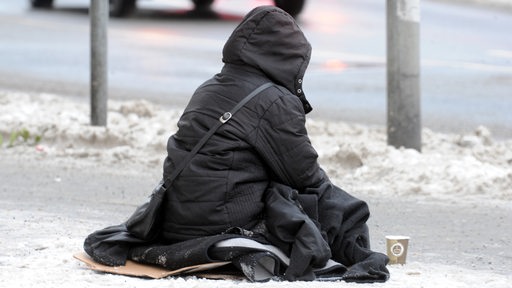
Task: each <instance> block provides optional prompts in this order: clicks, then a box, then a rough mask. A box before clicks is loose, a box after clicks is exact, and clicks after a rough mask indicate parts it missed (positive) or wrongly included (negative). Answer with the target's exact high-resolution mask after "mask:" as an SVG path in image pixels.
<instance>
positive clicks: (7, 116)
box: [0, 91, 512, 288]
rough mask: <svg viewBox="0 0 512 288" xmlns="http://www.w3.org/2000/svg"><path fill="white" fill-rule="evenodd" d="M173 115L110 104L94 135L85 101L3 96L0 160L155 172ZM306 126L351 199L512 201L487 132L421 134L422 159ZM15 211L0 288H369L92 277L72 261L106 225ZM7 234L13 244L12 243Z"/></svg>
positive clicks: (434, 273)
mask: <svg viewBox="0 0 512 288" xmlns="http://www.w3.org/2000/svg"><path fill="white" fill-rule="evenodd" d="M180 113H181V111H180V110H178V109H168V108H164V107H161V106H157V105H154V104H152V103H149V102H147V101H143V100H137V101H110V102H109V110H108V126H107V127H106V128H105V127H92V126H90V125H89V121H90V119H89V104H88V103H87V102H85V101H78V100H76V99H75V101H72V100H70V99H69V98H63V97H60V96H55V95H47V94H32V95H31V94H25V93H14V92H5V91H4V92H2V91H0V135H1V138H0V143H1V144H0V159H3V158H4V157H13V158H21V157H27V158H29V159H34V158H35V159H39V160H46V161H52V162H59V163H60V162H61V163H63V164H64V165H66V166H68V165H69V167H76V165H81V164H80V163H85V164H83V165H89V164H91V163H92V164H94V163H98V164H101V165H97V166H98V169H108V167H123V169H119V170H122V171H127V170H129V169H132V171H137V170H138V171H140V170H147V169H149V168H151V169H157V168H158V169H159V167H161V166H160V165H161V162H162V160H163V158H164V156H165V153H166V151H165V144H166V141H167V138H168V137H169V136H170V135H171V134H172V133H173V132H175V131H176V123H177V120H178V118H179V115H180ZM307 125H308V131H309V133H310V136H311V140H312V142H313V145H314V146H315V147H316V149H317V151H318V153H319V156H320V161H321V162H322V165H323V167H324V168H325V169H326V170H327V172H328V174H329V175H330V176H331V178H332V179H333V181H334V182H335V183H343V186H344V187H345V188H346V189H349V190H351V191H355V192H357V193H358V194H367V195H372V194H375V195H380V196H383V197H385V196H390V197H393V196H411V197H413V195H414V197H420V198H421V197H425V198H428V199H440V200H442V201H444V202H450V201H455V200H457V202H460V201H462V199H464V200H468V201H485V202H492V201H495V200H497V201H505V202H507V203H510V202H511V201H512V188H511V187H512V141H510V140H507V141H495V140H493V137H492V135H491V132H490V131H489V130H488V129H486V128H485V127H476V128H475V131H474V133H470V134H467V135H455V134H454V135H448V134H439V133H434V132H432V131H429V130H428V129H425V130H424V131H423V142H424V144H423V148H422V150H423V151H422V153H419V152H416V151H415V150H409V149H395V148H392V147H388V146H387V145H386V135H385V130H384V129H383V128H381V127H369V126H362V125H355V124H347V123H343V122H337V123H332V122H323V121H315V120H314V119H313V120H308V123H307ZM4 159H5V158H4ZM78 167H80V166H78ZM155 167H156V168H155ZM151 169H149V170H151ZM158 169H157V170H158ZM462 196H463V197H462ZM6 203H7V202H6ZM6 203H4V204H5V205H8V204H6ZM12 205H13V206H12V207H10V206H9V207H6V208H5V209H6V211H3V213H4V212H5V213H7V216H5V215H4V216H5V217H4V220H5V218H8V220H9V221H5V222H4V221H2V222H1V224H0V234H5V232H6V233H7V235H4V237H3V238H2V237H0V245H2V246H3V247H8V249H4V250H6V251H4V252H0V267H1V269H0V279H1V280H0V282H1V283H3V284H5V285H6V287H19V288H20V287H34V286H37V287H43V288H45V287H48V288H50V287H52V288H54V287H176V288H189V287H190V288H192V287H221V288H235V287H236V288H243V287H287V288H288V287H289V288H291V287H293V288H302V287H304V288H306V287H307V288H329V287H333V288H334V287H341V286H342V287H359V288H360V287H363V286H366V285H360V284H349V283H337V282H335V283H332V282H330V283H325V282H312V283H307V282H294V283H289V282H268V283H257V284H254V283H248V282H247V281H214V280H206V279H198V278H195V277H176V278H168V279H160V280H147V279H141V278H133V277H125V276H118V275H109V274H98V273H95V272H92V271H90V270H88V269H86V268H85V265H83V264H81V263H78V262H77V261H74V260H73V259H72V258H71V255H72V254H73V253H75V252H77V247H81V245H82V243H83V235H87V234H88V233H90V231H94V230H96V229H97V228H98V227H103V226H104V223H103V222H102V223H99V222H98V221H97V220H92V219H80V220H76V219H67V218H65V217H62V216H60V215H54V214H50V213H47V212H44V211H36V210H32V211H29V210H26V209H24V207H22V206H20V205H16V204H15V203H14V204H12ZM41 205H45V204H44V203H41ZM77 221H78V223H77ZM13 231H14V232H13ZM34 231H47V234H37V233H36V234H34ZM9 233H14V235H11V236H10V237H11V238H10V237H9V236H8V235H9ZM12 237H15V239H16V241H13V240H12ZM50 239H51V240H50ZM389 269H390V272H391V279H390V280H389V281H388V282H386V283H384V284H373V285H370V287H510V283H512V276H511V275H503V274H497V273H494V272H493V271H477V270H468V269H464V268H460V267H456V266H447V265H439V264H431V263H418V262H411V263H408V264H407V265H404V266H401V265H394V266H389ZM340 285H341V286H340ZM0 286H1V285H0Z"/></svg>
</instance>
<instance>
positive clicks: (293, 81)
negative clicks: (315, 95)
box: [222, 6, 312, 113]
mask: <svg viewBox="0 0 512 288" xmlns="http://www.w3.org/2000/svg"><path fill="white" fill-rule="evenodd" d="M222 56H223V58H222V61H223V62H224V63H226V64H237V65H249V66H252V67H255V68H257V69H259V70H261V71H262V72H263V73H264V74H265V75H267V77H269V78H270V79H271V80H272V81H273V82H275V83H276V84H279V85H281V86H284V87H286V88H287V89H288V90H290V91H291V92H292V93H293V94H295V95H296V96H297V97H299V98H300V100H301V102H302V104H303V106H304V111H305V112H306V113H308V112H310V111H311V110H312V108H311V105H310V104H309V102H308V101H307V100H306V97H305V95H304V91H303V89H302V82H303V77H304V74H305V72H306V68H307V66H308V64H309V60H310V57H311V45H310V44H309V42H308V40H307V39H306V37H305V36H304V33H302V31H301V30H300V28H299V26H298V25H297V23H296V22H295V20H294V19H293V17H291V16H290V15H289V14H288V13H286V12H285V11H283V10H281V9H280V8H277V7H274V6H260V7H257V8H254V9H253V10H252V11H251V12H249V13H248V14H247V15H246V16H245V17H244V19H243V20H242V22H241V23H240V24H239V25H238V26H237V27H236V28H235V30H234V31H233V33H232V34H231V36H230V37H229V39H228V41H227V42H226V44H225V45H224V49H223V51H222Z"/></svg>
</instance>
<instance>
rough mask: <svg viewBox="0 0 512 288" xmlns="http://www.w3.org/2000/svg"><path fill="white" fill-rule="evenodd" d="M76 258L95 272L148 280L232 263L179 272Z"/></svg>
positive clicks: (129, 263)
mask: <svg viewBox="0 0 512 288" xmlns="http://www.w3.org/2000/svg"><path fill="white" fill-rule="evenodd" d="M73 257H74V258H76V259H78V260H79V261H82V262H83V263H85V264H86V265H87V266H88V267H89V268H90V269H92V270H94V271H100V272H107V273H112V274H120V275H127V276H136V277H146V278H153V279H159V278H165V277H168V276H173V275H180V274H189V273H195V272H199V271H207V270H211V269H214V268H218V267H221V266H224V265H227V264H229V263H231V262H215V263H206V264H200V265H194V266H189V267H184V268H181V269H178V270H168V269H165V268H163V267H158V266H153V265H145V264H140V263H137V262H135V261H131V260H127V261H126V265H124V266H115V267H112V266H107V265H103V264H100V263H97V262H95V261H94V260H93V259H92V258H91V257H89V255H87V254H86V253H85V252H79V253H76V254H74V255H73Z"/></svg>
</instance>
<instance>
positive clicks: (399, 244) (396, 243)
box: [386, 236, 410, 264]
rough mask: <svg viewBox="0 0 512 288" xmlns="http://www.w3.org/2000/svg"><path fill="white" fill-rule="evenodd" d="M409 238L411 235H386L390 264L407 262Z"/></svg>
mask: <svg viewBox="0 0 512 288" xmlns="http://www.w3.org/2000/svg"><path fill="white" fill-rule="evenodd" d="M409 239H410V237H409V236H386V251H387V255H388V257H389V264H405V260H406V258H407V246H408V245H409Z"/></svg>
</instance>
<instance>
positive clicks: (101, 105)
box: [90, 0, 109, 126]
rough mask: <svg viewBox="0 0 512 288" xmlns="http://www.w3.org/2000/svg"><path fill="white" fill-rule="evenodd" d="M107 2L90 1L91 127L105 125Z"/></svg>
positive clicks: (106, 97)
mask: <svg viewBox="0 0 512 288" xmlns="http://www.w3.org/2000/svg"><path fill="white" fill-rule="evenodd" d="M108 5H109V1H106V0H91V9H90V15H91V125H94V126H106V125H107V99H108V95H107V93H108V80H107V24H108V12H109V7H108Z"/></svg>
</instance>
